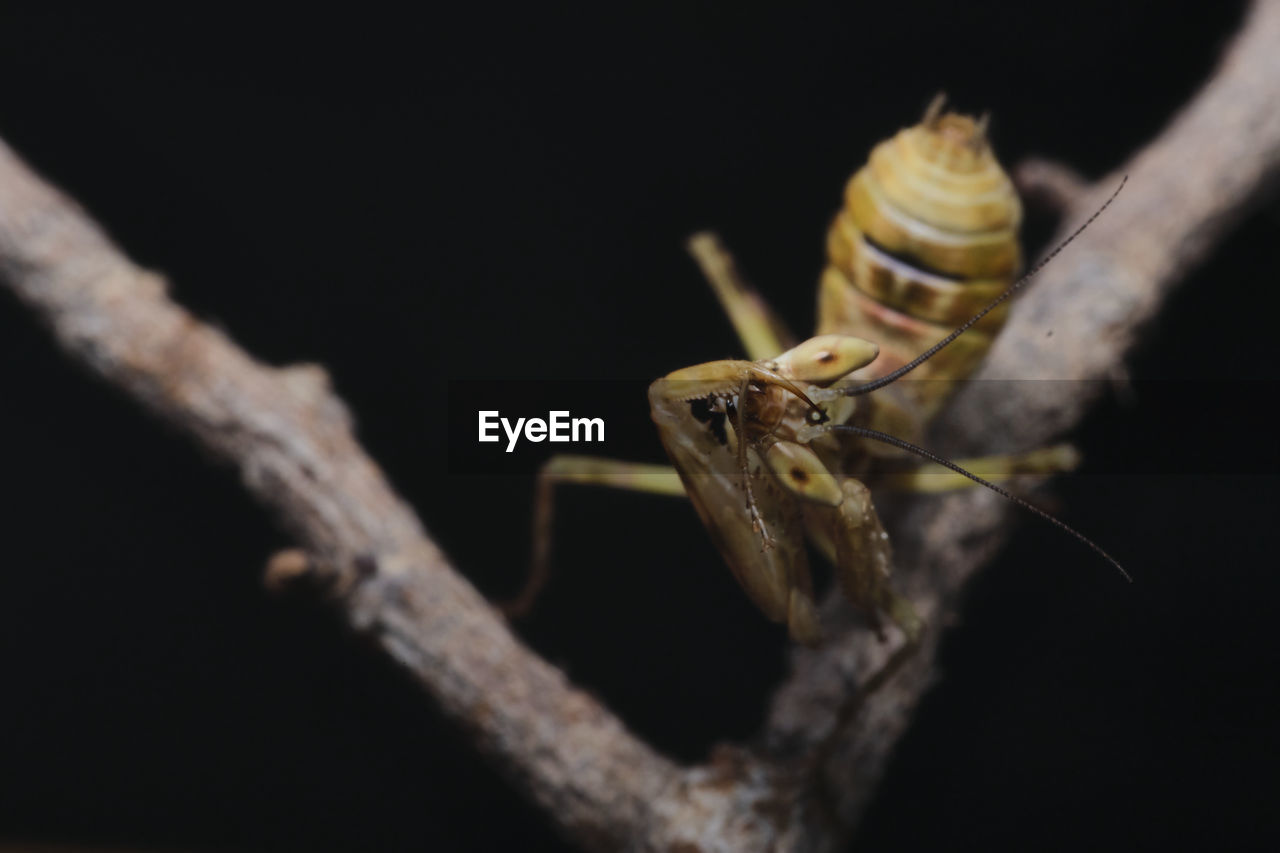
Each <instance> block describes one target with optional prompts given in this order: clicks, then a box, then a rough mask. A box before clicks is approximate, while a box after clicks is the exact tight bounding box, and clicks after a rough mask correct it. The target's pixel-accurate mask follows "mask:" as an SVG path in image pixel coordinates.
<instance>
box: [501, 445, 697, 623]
mask: <svg viewBox="0 0 1280 853" xmlns="http://www.w3.org/2000/svg"><path fill="white" fill-rule="evenodd" d="M561 484H574V485H581V486H607V487H609V488H613V489H626V490H628V491H633V492H647V493H649V494H655V495H670V496H672V497H684V495H685V491H684V486H683V485H681V483H680V475H678V474H677V473H676V469H674V468H672V467H671V466H670V465H651V464H648V463H642V462H625V461H622V460H620V459H601V458H599V457H595V456H552V457H551V458H550V459H548V460H547V461H546V462H545V463H544V464H543V466H542V468H541V469H539V471H538V479H537V484H536V486H535V488H534V497H533V530H532V539H533V543H532V544H533V555H532V557H531V559H530V563H529V574H528V577H527V578H526V580H525V585H524V589H522V590H521V591H520V594H519V595H517V596H516V597H515V598H513V599H511V600H510V601H507V602H504V603H503V604H502V605H501V609H502V612H503V613H505V614H506V615H507V616H508V617H509V618H519V617H521V616H524V615H526V614H527V613H528V612H529V611H530V610H532V609H533V606H534V604H535V603H536V602H537V600H538V595H539V594H540V593H541V592H542V588H543V587H544V586H546V584H547V580H548V579H549V578H550V576H551V540H552V533H553V530H554V524H555V488H556V486H558V485H561Z"/></svg>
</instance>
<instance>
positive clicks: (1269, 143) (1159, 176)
mask: <svg viewBox="0 0 1280 853" xmlns="http://www.w3.org/2000/svg"><path fill="white" fill-rule="evenodd" d="M1277 44H1280V3H1276V2H1272V1H1271V0H1261V2H1257V3H1255V4H1254V5H1253V6H1252V8H1251V10H1250V12H1249V14H1248V17H1247V19H1246V21H1245V24H1244V26H1243V28H1242V30H1241V32H1240V33H1239V34H1238V35H1237V36H1236V38H1235V39H1234V41H1233V42H1232V43H1231V45H1230V46H1229V47H1228V49H1227V51H1226V54H1225V55H1224V57H1223V60H1222V62H1221V64H1220V66H1219V67H1218V69H1217V71H1216V72H1215V73H1214V75H1213V76H1212V77H1211V79H1210V80H1209V81H1208V82H1207V83H1206V84H1205V86H1204V87H1203V88H1202V89H1201V91H1200V92H1199V93H1198V94H1197V95H1196V97H1195V98H1193V99H1192V101H1190V102H1189V103H1188V104H1187V105H1186V106H1185V107H1184V108H1183V109H1182V111H1181V112H1180V113H1178V114H1177V115H1176V116H1175V117H1174V118H1173V120H1172V121H1171V122H1170V124H1169V125H1168V126H1167V127H1166V128H1165V130H1164V131H1163V132H1162V133H1161V134H1160V136H1159V137H1158V138H1157V139H1155V140H1154V141H1152V142H1151V143H1150V144H1149V145H1148V146H1147V147H1145V148H1143V149H1142V150H1141V151H1139V152H1137V153H1136V154H1135V155H1134V156H1133V157H1132V158H1131V159H1130V160H1129V161H1128V162H1127V163H1125V164H1124V166H1123V167H1121V168H1120V169H1118V170H1117V171H1116V172H1115V173H1114V174H1112V175H1109V176H1107V177H1105V178H1103V179H1101V180H1099V181H1097V182H1096V183H1095V184H1093V185H1092V186H1088V187H1086V188H1084V189H1077V188H1071V192H1070V193H1068V194H1067V195H1062V193H1061V190H1062V189H1063V187H1066V186H1067V182H1065V181H1063V180H1062V178H1063V173H1062V172H1061V171H1060V170H1041V171H1040V173H1039V174H1040V176H1041V177H1043V178H1044V179H1045V180H1047V181H1049V182H1050V183H1052V184H1053V187H1054V189H1055V190H1056V191H1058V194H1059V197H1061V198H1063V199H1064V200H1066V201H1067V202H1068V203H1069V207H1067V209H1066V212H1065V217H1064V222H1063V231H1062V232H1061V233H1060V234H1059V236H1058V238H1057V239H1062V237H1065V236H1066V234H1067V233H1069V231H1070V229H1072V228H1074V227H1075V226H1076V225H1077V224H1078V223H1079V222H1080V221H1082V220H1083V219H1085V218H1086V217H1087V216H1088V215H1089V214H1090V213H1092V212H1093V211H1094V210H1096V209H1097V208H1098V206H1099V205H1101V203H1102V202H1103V201H1104V200H1105V199H1106V197H1107V196H1108V195H1109V194H1110V193H1111V192H1113V191H1114V190H1115V188H1116V186H1117V185H1118V184H1119V183H1120V176H1121V175H1122V174H1127V175H1128V176H1129V181H1128V185H1127V186H1126V188H1125V190H1124V192H1123V193H1121V195H1120V197H1119V198H1118V199H1117V200H1116V203H1115V204H1114V205H1113V206H1112V208H1111V209H1110V210H1108V211H1107V212H1106V214H1105V215H1104V218H1103V219H1101V220H1099V221H1098V223H1097V224H1096V225H1094V227H1093V228H1091V229H1090V230H1089V231H1088V232H1087V233H1086V234H1085V235H1084V236H1083V237H1082V239H1081V240H1080V241H1079V242H1078V243H1077V244H1074V245H1072V246H1071V248H1070V249H1069V250H1067V251H1066V252H1064V253H1063V254H1062V255H1061V256H1060V257H1059V258H1058V259H1056V260H1055V261H1054V262H1053V263H1052V264H1051V265H1050V266H1049V267H1048V268H1047V269H1046V270H1045V271H1044V272H1043V273H1042V274H1041V275H1040V279H1039V280H1038V281H1037V282H1036V283H1035V285H1034V286H1033V287H1032V288H1031V289H1030V290H1029V291H1028V292H1027V293H1026V294H1025V295H1024V297H1023V298H1022V299H1021V300H1020V301H1019V304H1017V305H1016V306H1015V308H1014V309H1013V312H1012V314H1011V316H1010V321H1009V324H1008V326H1007V327H1006V329H1005V331H1004V332H1003V333H1002V334H1001V336H1000V338H999V340H998V341H997V343H996V345H995V347H993V349H992V351H991V354H990V356H989V357H988V359H987V361H986V363H985V365H984V367H983V368H982V370H981V371H980V373H979V375H978V376H977V377H976V381H973V382H970V383H967V385H966V387H965V389H964V390H963V391H962V392H961V393H959V394H957V397H956V399H955V401H954V403H953V405H951V406H950V408H949V410H948V411H947V412H946V413H944V416H943V417H942V418H940V419H939V427H938V428H937V429H936V430H935V435H934V440H933V442H932V445H933V446H934V447H938V448H941V449H943V450H944V451H946V452H948V453H951V454H957V453H959V452H966V453H968V452H995V451H999V450H1005V451H1007V450H1010V449H1015V448H1027V447H1035V446H1039V445H1044V444H1047V443H1049V442H1051V441H1052V440H1054V439H1055V438H1057V437H1059V436H1061V435H1062V434H1063V433H1064V432H1066V431H1067V430H1069V429H1071V428H1072V427H1073V426H1074V425H1075V424H1076V423H1078V422H1079V420H1080V419H1081V418H1082V417H1083V415H1084V414H1085V412H1086V410H1087V409H1088V407H1089V406H1090V405H1091V404H1092V403H1093V401H1094V399H1095V398H1096V396H1097V394H1098V393H1100V392H1101V390H1102V389H1103V388H1105V387H1106V383H1105V382H1103V381H1096V380H1106V379H1108V378H1110V377H1112V376H1114V375H1115V371H1116V367H1117V365H1120V364H1122V363H1123V360H1124V357H1125V354H1126V353H1127V352H1128V350H1129V348H1130V347H1131V345H1132V344H1133V343H1134V341H1135V340H1136V339H1137V337H1138V335H1139V333H1140V331H1141V329H1142V328H1143V326H1144V325H1145V324H1146V323H1147V322H1149V321H1150V320H1151V319H1152V317H1154V316H1155V314H1156V312H1157V310H1158V309H1159V307H1160V305H1161V303H1162V301H1163V300H1164V298H1165V297H1166V296H1167V295H1168V294H1169V292H1170V291H1171V290H1172V288H1173V287H1175V286H1176V285H1177V284H1178V283H1179V282H1181V281H1182V279H1183V277H1184V276H1185V275H1186V274H1187V273H1188V271H1190V270H1191V269H1192V268H1193V267H1194V266H1195V265H1196V264H1197V263H1198V262H1199V261H1201V260H1203V259H1204V258H1205V256H1206V255H1207V254H1208V253H1209V251H1210V250H1211V249H1212V248H1213V247H1214V246H1215V245H1216V244H1217V243H1218V241H1219V240H1220V239H1221V238H1222V237H1223V235H1224V233H1225V232H1226V230H1227V229H1228V228H1230V227H1231V225H1232V224H1234V223H1235V222H1236V221H1237V220H1238V219H1239V218H1240V217H1241V216H1243V215H1244V213H1246V212H1247V211H1248V210H1249V209H1251V208H1252V207H1253V206H1254V205H1256V204H1257V203H1259V202H1260V201H1261V200H1262V199H1263V198H1265V197H1266V196H1267V195H1268V194H1269V193H1270V192H1272V190H1274V188H1275V184H1276V180H1277V177H1278V176H1280V52H1278V51H1276V49H1275V48H1276V45H1277ZM1021 177H1022V178H1023V179H1024V180H1031V181H1034V180H1037V177H1036V171H1035V170H1034V169H1033V170H1026V171H1023V172H1022V175H1021ZM1047 328H1052V329H1054V330H1055V333H1056V334H1055V338H1054V339H1055V342H1062V343H1055V346H1053V347H1045V346H1044V345H1043V342H1044V330H1045V329H1047ZM1009 379H1067V380H1077V381H1067V382H1062V381H1059V382H1053V381H1032V382H1008V381H998V380H1009ZM1013 514H1014V512H1013V511H1011V509H1010V507H1009V505H1008V504H1007V503H1006V502H1004V501H1001V500H999V499H998V498H997V497H996V496H995V495H993V494H991V493H990V492H987V491H985V490H981V489H978V490H971V491H970V492H968V493H964V494H956V495H954V496H950V497H947V498H945V499H942V500H937V501H923V502H918V503H917V504H916V505H915V506H913V507H911V508H910V509H909V511H908V513H907V514H906V516H905V517H904V518H902V519H900V520H899V521H900V523H901V527H902V528H903V529H909V530H911V531H913V533H914V535H913V536H911V537H898V538H896V539H895V544H896V545H897V546H898V566H899V570H900V571H902V573H903V575H904V580H903V581H902V583H904V584H905V585H906V586H907V588H908V590H909V594H910V596H911V598H912V600H913V601H914V603H915V606H916V609H917V610H918V611H919V612H920V613H921V615H923V616H924V617H925V618H927V619H929V621H930V625H931V630H930V632H929V634H928V636H927V637H926V638H925V642H924V648H923V649H922V652H921V653H920V654H919V655H916V656H914V657H912V658H911V659H910V660H908V661H907V663H906V664H905V665H904V666H903V667H902V670H901V672H900V673H899V675H898V676H897V677H896V678H895V679H894V680H892V681H891V682H890V683H889V684H888V685H887V686H886V687H884V688H883V689H881V690H879V691H878V692H877V693H875V694H874V695H873V696H871V697H870V698H869V700H868V701H867V703H866V705H865V707H864V708H862V709H861V710H860V711H859V712H858V714H857V716H856V718H854V719H852V720H851V721H849V722H848V724H847V725H845V726H844V729H843V731H841V732H840V733H839V735H838V738H837V744H836V747H835V748H834V750H833V753H832V760H831V761H829V762H828V765H827V770H828V783H829V788H830V789H831V790H833V791H835V792H837V793H838V796H839V812H840V815H841V819H842V820H844V821H847V822H849V823H852V822H853V821H855V820H856V818H857V815H858V814H859V813H860V811H861V809H862V807H863V806H864V805H865V804H866V802H867V800H868V798H869V796H870V794H871V793H872V792H873V791H874V789H875V784H876V781H877V779H878V778H879V775H880V773H881V772H882V770H883V767H884V763H885V761H886V759H887V757H888V755H889V753H890V751H891V750H892V747H893V744H894V742H895V741H896V739H897V738H898V737H899V736H900V735H901V734H902V733H903V732H904V731H905V730H906V727H907V723H908V721H909V720H910V717H911V713H912V710H913V708H914V706H915V703H916V702H917V701H918V700H919V698H920V696H921V693H922V691H923V690H924V689H925V688H926V687H927V686H928V684H929V683H930V681H931V679H932V673H933V659H934V656H935V652H936V650H937V643H938V637H939V633H940V626H942V625H944V624H945V622H946V621H947V619H948V618H949V616H950V614H952V613H954V611H955V608H956V604H957V600H958V596H959V593H960V591H961V588H962V587H963V585H964V583H965V582H966V581H967V580H968V579H969V578H970V577H971V576H972V575H973V574H974V573H975V572H976V571H977V570H978V568H980V567H981V566H982V565H984V564H985V563H986V562H987V561H988V559H989V558H990V557H991V556H992V553H993V552H994V551H995V550H997V549H998V548H999V546H1000V544H1001V543H1002V542H1003V540H1004V538H1005V536H1006V534H1007V531H1008V530H1009V524H1010V522H1011V520H1012V519H1011V516H1012V515H1013ZM827 615H828V616H831V615H832V614H830V613H828V614H827ZM890 654H891V650H890V649H887V648H885V647H884V646H883V644H879V643H877V642H875V640H874V638H871V637H868V636H867V633H866V632H865V631H858V630H855V629H854V628H853V627H852V626H851V627H850V628H849V629H847V630H846V631H845V632H844V633H843V634H841V635H840V636H839V637H838V638H836V639H834V640H833V642H831V643H830V645H828V646H826V647H824V648H822V649H818V650H815V651H810V650H805V649H797V650H796V651H795V653H794V671H793V673H792V675H791V677H790V679H789V680H788V681H787V683H786V684H784V685H783V686H782V688H781V689H780V690H779V691H778V693H777V694H776V696H775V699H774V704H773V709H772V713H771V716H770V719H769V723H768V735H769V743H770V744H771V746H772V748H773V750H774V751H775V752H778V753H781V754H796V753H800V752H803V751H805V750H806V749H808V748H811V747H812V746H813V745H815V744H817V743H819V742H820V741H822V740H823V739H825V738H827V737H829V736H830V735H831V732H832V728H833V726H834V724H835V720H836V719H838V717H839V710H840V709H841V708H842V706H844V705H845V704H847V702H848V693H847V690H848V688H847V685H848V684H849V683H850V682H851V681H853V680H855V679H856V678H857V677H858V675H859V674H862V673H868V672H875V671H876V670H877V669H878V668H879V667H881V666H882V665H883V664H884V662H885V661H886V660H887V659H888V658H889V656H890Z"/></svg>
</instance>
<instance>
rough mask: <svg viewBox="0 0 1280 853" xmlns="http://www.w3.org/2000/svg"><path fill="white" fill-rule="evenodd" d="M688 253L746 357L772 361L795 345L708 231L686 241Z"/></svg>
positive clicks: (785, 328)
mask: <svg viewBox="0 0 1280 853" xmlns="http://www.w3.org/2000/svg"><path fill="white" fill-rule="evenodd" d="M688 247H689V253H690V254H691V255H693V258H694V260H696V261H697V262H698V266H699V267H701V268H702V273H703V275H705V276H706V277H707V281H708V282H710V284H711V289H712V290H713V291H715V294H716V297H717V298H718V299H719V300H720V305H721V306H722V307H723V308H724V312H725V313H726V314H728V315H729V322H731V323H733V328H734V331H736V332H737V333H738V338H739V339H740V340H741V341H742V346H743V348H744V349H745V350H746V351H747V356H748V358H750V359H752V360H753V361H754V360H758V359H762V358H773V357H774V356H776V355H778V354H779V353H781V352H783V351H784V350H788V349H791V347H792V346H794V345H795V337H794V336H793V335H792V334H791V332H789V331H788V330H787V327H786V325H785V324H784V323H783V322H782V320H780V319H779V318H778V316H777V315H776V314H774V313H773V309H772V308H770V307H769V303H767V302H765V301H764V297H762V296H761V295H760V293H759V292H758V291H757V290H756V289H755V288H753V287H752V286H751V285H749V284H747V283H746V282H745V281H744V280H743V279H742V276H741V275H740V274H739V273H738V268H737V265H736V264H735V263H734V260H733V255H731V254H729V250H728V249H726V248H725V247H724V244H723V243H721V242H720V238H719V237H717V236H716V235H715V234H713V233H712V232H710V231H702V232H699V233H697V234H694V235H693V236H692V237H690V238H689V243H688Z"/></svg>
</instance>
